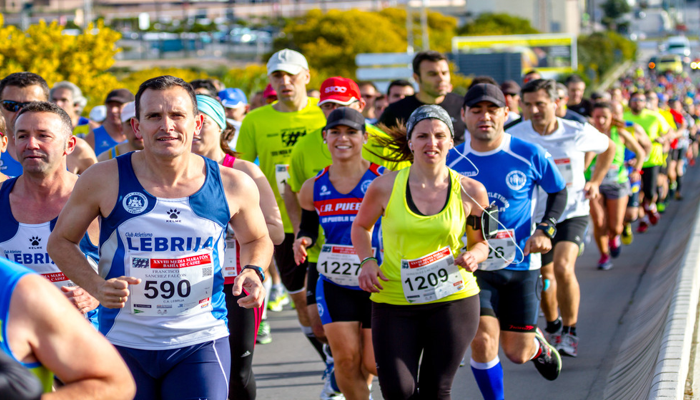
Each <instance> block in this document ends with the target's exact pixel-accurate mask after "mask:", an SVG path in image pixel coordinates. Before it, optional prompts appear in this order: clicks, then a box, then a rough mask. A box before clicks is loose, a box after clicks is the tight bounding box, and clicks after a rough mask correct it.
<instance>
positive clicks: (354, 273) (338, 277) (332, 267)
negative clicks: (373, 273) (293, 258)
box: [316, 243, 377, 286]
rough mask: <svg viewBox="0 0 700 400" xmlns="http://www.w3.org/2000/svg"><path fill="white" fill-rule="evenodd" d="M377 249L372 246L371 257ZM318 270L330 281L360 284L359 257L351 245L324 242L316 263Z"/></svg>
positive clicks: (345, 284)
mask: <svg viewBox="0 0 700 400" xmlns="http://www.w3.org/2000/svg"><path fill="white" fill-rule="evenodd" d="M376 254H377V249H376V248H372V257H375V256H376ZM316 268H317V269H318V272H319V273H320V274H322V275H323V276H325V277H326V278H328V279H329V280H330V281H331V282H333V283H335V284H337V285H342V286H360V282H359V281H358V278H359V276H360V271H362V269H361V268H360V258H359V257H358V256H357V253H356V252H355V248H354V247H352V246H345V245H340V244H328V243H326V244H324V245H323V247H322V248H321V254H319V256H318V263H317V264H316Z"/></svg>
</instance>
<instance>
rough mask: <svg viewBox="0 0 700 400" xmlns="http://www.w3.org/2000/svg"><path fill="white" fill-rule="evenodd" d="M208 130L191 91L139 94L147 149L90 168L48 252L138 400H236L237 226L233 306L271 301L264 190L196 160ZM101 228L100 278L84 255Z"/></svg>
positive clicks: (148, 87) (167, 83)
mask: <svg viewBox="0 0 700 400" xmlns="http://www.w3.org/2000/svg"><path fill="white" fill-rule="evenodd" d="M202 120H203V117H202V116H200V115H199V112H198V110H197V102H196V99H195V93H194V90H193V89H192V87H191V86H190V85H189V84H188V83H187V82H185V81H183V80H182V79H180V78H175V77H172V76H161V77H157V78H153V79H149V80H147V81H146V82H144V83H142V84H141V87H140V88H139V91H138V93H137V97H136V119H134V120H133V123H132V124H133V125H132V126H133V127H134V131H135V132H136V134H137V135H139V136H141V137H143V139H144V149H143V150H142V151H139V152H133V153H127V154H125V155H124V156H120V157H117V158H116V159H115V160H110V161H105V162H103V163H99V164H97V165H95V166H94V167H92V168H90V169H89V170H88V171H87V172H86V173H85V174H84V175H83V176H82V177H81V178H80V179H79V181H78V183H77V185H76V187H75V189H74V191H73V194H72V195H71V198H70V199H69V201H68V204H66V206H65V208H64V210H63V212H62V213H61V216H60V217H59V220H58V223H57V224H56V227H55V228H54V233H53V234H52V235H51V238H50V240H49V254H50V255H51V256H52V257H53V259H54V261H55V262H56V264H57V265H58V266H59V268H61V270H62V271H63V272H64V273H66V275H67V276H68V277H69V278H71V279H73V280H74V281H76V283H78V284H79V285H80V286H81V287H83V288H85V289H86V290H87V291H88V292H89V293H90V294H92V295H94V296H95V297H96V298H97V299H98V300H100V304H101V305H102V306H103V307H104V308H103V309H101V311H100V331H101V332H102V333H103V334H104V335H105V336H106V337H107V339H108V340H109V341H111V342H112V344H114V345H115V346H116V347H117V350H118V351H119V353H120V354H121V355H122V357H123V358H124V359H125V361H126V363H127V365H128V366H129V369H130V370H131V372H132V374H133V375H134V378H135V379H136V387H137V393H136V399H137V400H141V399H144V400H145V399H164V400H167V399H184V398H194V399H196V398H208V399H217V400H218V399H226V398H227V395H228V389H229V384H228V380H229V373H230V365H231V360H230V348H229V345H228V340H227V336H228V335H229V333H228V329H227V326H226V323H227V321H226V301H225V296H224V294H223V286H224V276H223V260H224V247H225V243H224V238H225V235H226V228H227V226H228V223H229V222H230V223H231V225H232V226H233V229H234V231H235V232H236V237H237V240H238V242H239V244H240V247H241V249H240V255H241V264H242V265H245V267H243V268H242V269H241V273H240V274H239V275H238V276H237V277H236V279H235V281H234V285H233V295H234V296H238V295H240V294H241V292H242V290H243V289H245V290H246V291H247V292H248V293H249V295H248V296H246V297H244V298H242V299H239V300H238V304H239V305H240V306H241V307H245V308H257V307H260V306H261V305H262V302H263V298H264V297H265V291H264V289H263V287H262V280H264V273H263V270H262V268H260V267H259V266H260V265H268V264H269V262H270V258H271V256H272V243H271V242H270V239H269V237H268V232H267V229H266V227H265V219H264V217H263V215H262V212H261V211H260V206H259V205H258V202H259V194H258V190H257V188H256V186H255V182H253V180H252V179H251V178H250V177H248V176H247V175H246V174H244V173H241V172H238V171H235V170H233V169H232V168H224V169H220V168H219V165H218V164H217V163H216V162H215V161H212V160H209V159H207V158H204V157H201V156H198V155H193V154H192V153H191V147H192V137H193V136H194V135H198V134H199V131H200V130H201V127H202ZM109 177H112V178H111V179H110V178H109ZM117 177H118V179H119V180H118V182H119V184H118V185H114V179H115V178H117ZM224 199H225V201H222V200H224ZM98 216H100V217H101V232H100V255H101V259H100V269H99V275H98V274H97V273H95V272H94V271H93V270H92V269H91V268H90V267H89V265H88V264H87V263H86V262H84V261H82V260H81V259H80V257H78V255H79V254H78V249H77V247H76V244H77V241H78V240H79V239H80V237H81V236H82V235H83V234H84V233H83V232H84V231H85V230H86V229H87V227H88V224H89V223H90V221H92V220H93V219H94V218H95V217H98ZM193 378H194V379H193Z"/></svg>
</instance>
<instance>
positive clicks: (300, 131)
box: [281, 128, 306, 147]
mask: <svg viewBox="0 0 700 400" xmlns="http://www.w3.org/2000/svg"><path fill="white" fill-rule="evenodd" d="M281 134H282V142H283V143H284V145H285V146H287V147H293V146H294V145H295V144H296V143H297V140H299V138H300V137H302V136H306V129H304V128H293V129H285V130H282V132H281Z"/></svg>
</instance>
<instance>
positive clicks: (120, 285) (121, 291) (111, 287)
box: [96, 276, 141, 308]
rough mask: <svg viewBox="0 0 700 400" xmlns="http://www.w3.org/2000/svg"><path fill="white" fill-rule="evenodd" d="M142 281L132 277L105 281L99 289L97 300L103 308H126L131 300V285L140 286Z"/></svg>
mask: <svg viewBox="0 0 700 400" xmlns="http://www.w3.org/2000/svg"><path fill="white" fill-rule="evenodd" d="M139 283H141V279H137V278H134V277H132V276H120V277H119V278H112V279H108V280H106V281H104V282H103V283H102V284H100V286H99V287H98V288H97V296H96V297H97V300H98V301H99V302H100V304H102V306H103V307H107V308H124V306H125V305H126V300H127V299H128V298H129V294H130V293H131V292H130V291H129V285H138V284H139Z"/></svg>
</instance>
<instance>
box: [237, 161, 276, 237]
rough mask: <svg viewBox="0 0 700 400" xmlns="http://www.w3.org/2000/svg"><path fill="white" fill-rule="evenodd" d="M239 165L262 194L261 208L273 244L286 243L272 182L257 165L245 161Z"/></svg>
mask: <svg viewBox="0 0 700 400" xmlns="http://www.w3.org/2000/svg"><path fill="white" fill-rule="evenodd" d="M237 163H240V165H239V166H238V168H239V169H240V171H243V172H245V173H246V174H248V176H250V177H251V178H253V180H254V181H255V185H256V186H257V187H258V191H259V192H260V208H261V209H262V212H263V214H264V215H265V223H266V224H267V230H268V231H269V233H270V239H272V243H274V244H278V245H279V244H282V242H283V241H284V225H283V224H282V215H281V214H280V209H279V207H278V206H277V201H276V200H275V193H274V192H273V191H272V187H271V186H270V182H268V181H267V178H265V175H264V174H263V173H262V171H261V170H260V168H259V167H258V166H257V165H255V164H253V163H251V162H249V161H245V160H238V161H237Z"/></svg>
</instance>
